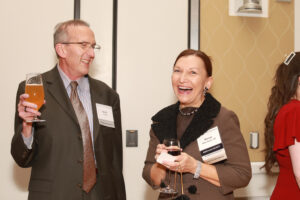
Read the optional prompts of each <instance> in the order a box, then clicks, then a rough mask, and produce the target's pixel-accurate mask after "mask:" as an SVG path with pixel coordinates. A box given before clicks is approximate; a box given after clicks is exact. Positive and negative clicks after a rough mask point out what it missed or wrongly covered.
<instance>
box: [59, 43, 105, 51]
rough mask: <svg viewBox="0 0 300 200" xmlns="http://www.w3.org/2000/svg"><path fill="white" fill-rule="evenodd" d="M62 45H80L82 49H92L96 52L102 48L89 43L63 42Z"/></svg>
mask: <svg viewBox="0 0 300 200" xmlns="http://www.w3.org/2000/svg"><path fill="white" fill-rule="evenodd" d="M61 43H62V44H79V45H80V46H81V48H82V49H84V50H87V49H89V48H92V49H94V50H100V49H101V46H100V45H98V44H91V43H89V42H61Z"/></svg>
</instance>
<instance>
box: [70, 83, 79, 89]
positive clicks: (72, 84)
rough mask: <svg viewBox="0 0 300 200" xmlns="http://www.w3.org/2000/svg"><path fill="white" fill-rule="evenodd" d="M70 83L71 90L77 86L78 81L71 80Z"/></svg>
mask: <svg viewBox="0 0 300 200" xmlns="http://www.w3.org/2000/svg"><path fill="white" fill-rule="evenodd" d="M70 85H71V89H72V91H74V90H76V88H77V86H78V83H77V81H72V82H71V83H70Z"/></svg>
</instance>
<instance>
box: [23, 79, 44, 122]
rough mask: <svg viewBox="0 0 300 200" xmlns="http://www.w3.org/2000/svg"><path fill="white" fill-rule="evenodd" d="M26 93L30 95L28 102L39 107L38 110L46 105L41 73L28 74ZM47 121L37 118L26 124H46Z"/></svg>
mask: <svg viewBox="0 0 300 200" xmlns="http://www.w3.org/2000/svg"><path fill="white" fill-rule="evenodd" d="M25 93H26V94H29V97H28V98H27V99H26V101H28V102H30V103H34V104H36V105H37V108H36V110H39V109H40V108H41V107H42V105H43V104H44V87H43V81H42V75H41V74H40V73H30V74H26V83H25ZM44 121H46V120H44V119H39V118H38V117H37V116H35V117H34V118H33V119H32V120H26V122H44Z"/></svg>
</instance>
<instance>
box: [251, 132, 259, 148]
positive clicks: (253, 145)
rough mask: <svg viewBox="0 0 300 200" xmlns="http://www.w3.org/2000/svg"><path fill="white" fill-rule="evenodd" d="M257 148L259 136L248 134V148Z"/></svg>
mask: <svg viewBox="0 0 300 200" xmlns="http://www.w3.org/2000/svg"><path fill="white" fill-rule="evenodd" d="M258 147H259V134H258V132H250V148H251V149H258Z"/></svg>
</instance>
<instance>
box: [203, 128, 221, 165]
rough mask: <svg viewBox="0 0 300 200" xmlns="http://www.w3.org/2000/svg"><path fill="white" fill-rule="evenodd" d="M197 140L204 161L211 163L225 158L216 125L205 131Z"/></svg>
mask: <svg viewBox="0 0 300 200" xmlns="http://www.w3.org/2000/svg"><path fill="white" fill-rule="evenodd" d="M197 142H198V147H199V151H200V154H201V156H202V159H203V161H204V162H206V163H208V164H213V163H216V162H219V161H222V160H225V159H227V155H226V152H225V149H224V146H223V143H222V140H221V137H220V132H219V129H218V127H217V126H216V127H214V128H211V129H209V130H208V131H206V132H205V133H204V134H203V135H201V136H200V137H199V138H198V139H197Z"/></svg>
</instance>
